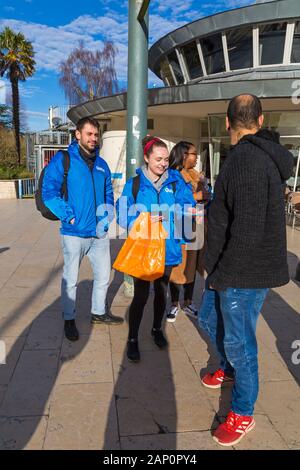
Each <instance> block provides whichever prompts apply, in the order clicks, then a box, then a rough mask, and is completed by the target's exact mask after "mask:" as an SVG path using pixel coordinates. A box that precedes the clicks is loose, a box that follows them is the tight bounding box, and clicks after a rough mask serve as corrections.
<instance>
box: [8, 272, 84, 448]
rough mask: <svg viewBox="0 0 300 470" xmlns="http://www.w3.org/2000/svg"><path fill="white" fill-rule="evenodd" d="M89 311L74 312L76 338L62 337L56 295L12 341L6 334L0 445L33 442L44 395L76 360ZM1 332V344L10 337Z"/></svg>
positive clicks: (81, 289) (42, 414) (44, 412)
mask: <svg viewBox="0 0 300 470" xmlns="http://www.w3.org/2000/svg"><path fill="white" fill-rule="evenodd" d="M91 289H92V282H91V281H82V282H81V283H80V284H79V285H78V298H82V296H83V295H84V296H85V297H89V296H90V292H91ZM89 312H90V311H89V310H88V309H87V310H86V312H85V313H83V312H81V311H80V312H78V316H77V319H78V322H77V323H78V324H81V328H80V327H79V331H80V333H81V336H80V339H79V341H77V342H75V343H71V342H70V341H68V340H66V339H65V338H64V335H63V319H62V314H61V302H60V298H58V299H57V300H55V301H54V302H53V303H51V304H50V305H49V306H47V308H45V309H44V310H43V311H42V312H40V314H38V315H37V316H36V317H35V318H34V320H33V321H32V322H31V323H30V324H29V326H27V327H26V328H25V329H24V331H22V332H21V333H20V334H19V335H18V338H17V339H16V338H15V337H11V340H13V341H15V342H14V343H13V344H12V347H11V348H10V352H9V354H8V357H7V358H6V365H0V386H3V387H5V386H7V389H6V390H5V395H4V398H3V400H2V403H1V406H0V428H1V433H0V449H24V448H25V447H27V444H29V447H28V448H30V447H31V446H35V445H36V444H37V443H36V442H35V438H33V435H34V434H35V432H36V430H37V429H38V427H39V426H41V425H42V423H41V421H42V420H44V421H47V418H45V417H47V415H48V414H49V398H50V396H51V393H52V391H53V388H54V387H55V385H56V381H57V378H58V376H59V374H60V371H61V368H62V366H63V365H64V363H65V362H67V361H71V360H73V359H74V358H76V356H78V355H79V354H80V353H81V351H82V350H83V349H84V348H85V347H86V345H87V342H88V340H89V337H90V334H91V330H92V325H91V324H90V322H89V317H90V313H89ZM83 317H84V318H83ZM83 324H84V331H83V329H82V325H83ZM1 334H2V335H3V336H2V337H3V338H4V339H5V341H6V342H9V341H10V337H6V336H5V331H3V332H2V333H1ZM24 344H25V345H24ZM70 402H72V397H70ZM32 438H33V442H31V440H32ZM39 444H40V443H39ZM33 448H34V447H33Z"/></svg>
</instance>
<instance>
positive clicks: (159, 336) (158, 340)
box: [151, 328, 168, 349]
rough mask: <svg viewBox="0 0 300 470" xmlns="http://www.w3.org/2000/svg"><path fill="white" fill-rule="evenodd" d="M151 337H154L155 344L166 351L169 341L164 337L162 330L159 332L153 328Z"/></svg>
mask: <svg viewBox="0 0 300 470" xmlns="http://www.w3.org/2000/svg"><path fill="white" fill-rule="evenodd" d="M151 335H152V338H153V341H154V343H155V344H156V346H158V347H159V348H160V349H164V348H166V347H167V346H168V341H167V340H166V338H165V337H164V334H163V332H162V329H161V328H160V329H159V330H158V329H157V328H152V330H151Z"/></svg>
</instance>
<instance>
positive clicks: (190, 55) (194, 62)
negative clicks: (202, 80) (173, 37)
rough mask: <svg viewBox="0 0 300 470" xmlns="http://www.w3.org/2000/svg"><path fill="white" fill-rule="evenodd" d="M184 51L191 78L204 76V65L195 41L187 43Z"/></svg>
mask: <svg viewBox="0 0 300 470" xmlns="http://www.w3.org/2000/svg"><path fill="white" fill-rule="evenodd" d="M182 52H183V53H184V55H185V62H186V65H187V68H188V71H189V75H190V78H191V80H193V79H194V78H198V77H202V76H203V72H202V67H201V63H200V58H199V53H198V49H197V44H196V43H195V42H191V43H190V44H186V45H185V46H183V48H182Z"/></svg>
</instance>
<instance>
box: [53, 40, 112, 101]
mask: <svg viewBox="0 0 300 470" xmlns="http://www.w3.org/2000/svg"><path fill="white" fill-rule="evenodd" d="M116 53H117V49H116V47H115V46H114V44H113V43H112V42H105V43H104V46H103V49H102V50H101V51H100V50H97V51H95V52H92V51H89V50H88V49H85V48H84V44H83V42H82V41H81V42H80V43H79V45H78V47H77V48H75V49H74V50H73V51H72V52H71V54H70V55H69V57H68V58H67V59H66V60H65V61H63V62H61V64H60V70H59V71H60V78H59V84H60V86H61V87H62V88H63V90H64V92H65V96H66V98H68V100H69V103H70V104H79V103H82V102H84V101H89V100H93V99H95V98H100V97H101V96H107V95H111V94H113V93H117V92H118V81H117V75H116V70H115V57H116Z"/></svg>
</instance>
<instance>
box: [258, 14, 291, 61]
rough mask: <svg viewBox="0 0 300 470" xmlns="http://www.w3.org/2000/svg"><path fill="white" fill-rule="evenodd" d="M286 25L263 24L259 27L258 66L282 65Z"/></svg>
mask: <svg viewBox="0 0 300 470" xmlns="http://www.w3.org/2000/svg"><path fill="white" fill-rule="evenodd" d="M285 33H286V23H274V24H265V25H262V26H260V27H259V57H260V65H271V64H282V62H283V54H284V45H285Z"/></svg>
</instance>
